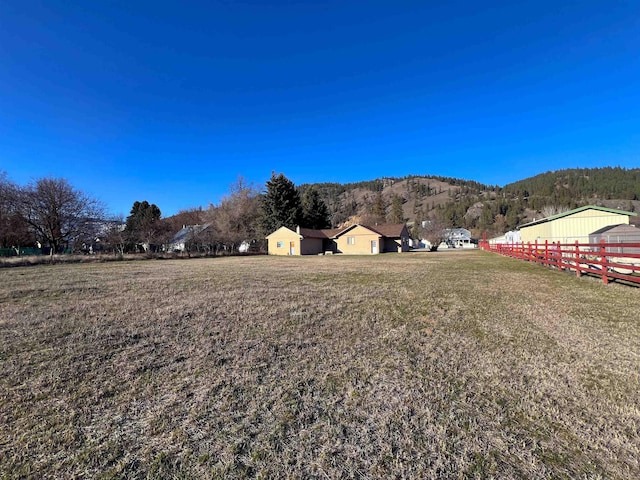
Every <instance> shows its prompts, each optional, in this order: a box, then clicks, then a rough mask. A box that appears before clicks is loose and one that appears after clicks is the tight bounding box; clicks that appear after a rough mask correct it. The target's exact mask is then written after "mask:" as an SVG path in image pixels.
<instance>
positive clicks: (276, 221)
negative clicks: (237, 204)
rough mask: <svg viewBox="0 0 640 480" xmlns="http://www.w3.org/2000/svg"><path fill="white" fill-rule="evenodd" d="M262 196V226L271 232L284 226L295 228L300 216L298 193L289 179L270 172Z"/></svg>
mask: <svg viewBox="0 0 640 480" xmlns="http://www.w3.org/2000/svg"><path fill="white" fill-rule="evenodd" d="M266 186H267V191H266V193H265V194H264V196H263V197H262V227H263V228H264V230H265V232H267V233H271V232H273V231H274V230H277V229H278V228H280V227H282V226H285V227H287V228H291V229H295V228H296V226H298V225H299V224H300V220H301V218H302V208H301V205H300V195H299V194H298V191H297V190H296V187H295V185H294V184H293V182H292V181H291V180H289V179H288V178H287V177H285V176H284V175H283V174H282V173H280V174H278V175H276V174H275V172H274V173H272V174H271V179H269V181H267V185H266Z"/></svg>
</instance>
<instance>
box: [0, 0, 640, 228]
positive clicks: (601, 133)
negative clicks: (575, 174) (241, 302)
mask: <svg viewBox="0 0 640 480" xmlns="http://www.w3.org/2000/svg"><path fill="white" fill-rule="evenodd" d="M639 62H640V2H636V1H628V2H624V1H614V0H607V1H599V2H590V1H581V2H557V1H553V2H545V1H536V2H506V1H502V2H491V1H485V2H473V1H468V2H458V1H451V2H446V1H445V2H435V1H433V2H432V1H415V2H414V1H406V2H403V1H401V2H389V1H385V2H377V1H366V2H364V1H363V2H360V1H353V2H345V1H328V2H319V1H317V2H316V1H313V2H294V1H286V2H269V1H233V0H226V1H219V2H215V1H203V2H198V1H190V2H163V1H154V2H147V1H134V2H131V1H108V0H105V1H99V2H80V1H77V2H72V1H55V0H49V1H46V2H34V1H29V0H20V1H15V0H5V1H3V2H0V170H4V171H6V172H7V174H8V176H9V178H10V179H12V180H13V181H15V182H17V183H19V184H26V183H28V182H29V181H31V180H33V179H36V178H40V177H43V176H54V177H64V178H67V179H68V180H69V181H70V182H71V183H72V184H73V185H74V186H75V187H76V188H79V189H81V190H83V191H85V192H87V193H90V194H91V195H93V196H94V197H97V198H99V199H101V200H102V201H104V202H105V203H106V204H107V206H108V208H109V210H110V211H111V212H112V213H114V214H123V215H125V216H126V215H127V214H128V213H129V210H130V208H131V205H132V204H133V202H134V201H136V200H138V201H142V200H147V201H149V202H151V203H156V204H157V205H158V206H159V207H160V209H161V210H162V212H163V215H165V216H168V215H172V214H174V213H176V212H177V211H178V210H180V209H184V208H189V207H197V206H203V207H206V206H207V205H208V204H209V203H210V202H213V203H217V202H218V201H219V200H220V198H221V197H222V196H223V195H224V194H225V193H226V192H227V191H228V187H229V185H230V184H231V183H233V182H234V181H235V180H236V178H237V177H238V175H242V176H244V177H245V178H246V179H247V180H249V181H251V182H254V183H255V184H256V185H258V186H261V187H262V186H263V185H264V182H265V181H266V180H267V179H268V178H269V176H270V174H271V172H272V171H276V172H283V173H284V174H285V175H287V176H288V177H289V178H290V179H291V180H293V181H294V182H295V183H296V184H300V183H307V182H325V181H337V182H350V181H358V180H369V179H373V178H378V177H381V176H403V175H407V174H417V175H420V174H424V175H429V174H431V175H446V176H453V177H459V178H467V179H473V180H477V181H480V182H483V183H488V184H497V185H505V184H507V183H509V182H512V181H515V180H519V179H522V178H526V177H529V176H532V175H535V174H537V173H541V172H544V171H547V170H555V169H560V168H573V167H601V166H609V165H611V166H622V167H627V168H632V167H640V118H639V117H640V80H639V79H640V65H639Z"/></svg>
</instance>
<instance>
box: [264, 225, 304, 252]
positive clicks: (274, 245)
mask: <svg viewBox="0 0 640 480" xmlns="http://www.w3.org/2000/svg"><path fill="white" fill-rule="evenodd" d="M267 241H268V244H269V255H290V244H291V242H293V245H294V255H300V236H299V235H298V234H297V233H296V232H293V231H291V230H289V229H288V228H286V227H281V228H279V229H278V230H276V231H275V232H273V233H272V234H271V235H269V236H268V237H267ZM278 242H282V247H280V248H278Z"/></svg>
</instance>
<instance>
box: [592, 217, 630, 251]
mask: <svg viewBox="0 0 640 480" xmlns="http://www.w3.org/2000/svg"><path fill="white" fill-rule="evenodd" d="M602 241H604V242H605V243H618V244H622V245H620V246H618V247H608V249H607V251H608V252H613V253H640V248H630V247H625V246H624V245H623V244H625V243H635V244H640V228H637V227H635V226H634V225H626V224H624V223H623V224H621V225H610V226H608V227H603V228H601V229H600V230H596V231H595V232H593V233H591V234H590V235H589V243H600V242H602Z"/></svg>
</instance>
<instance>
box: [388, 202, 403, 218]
mask: <svg viewBox="0 0 640 480" xmlns="http://www.w3.org/2000/svg"><path fill="white" fill-rule="evenodd" d="M387 221H388V222H389V223H404V211H403V210H402V197H400V196H398V195H394V196H393V198H392V199H391V212H389V216H388V217H387Z"/></svg>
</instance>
